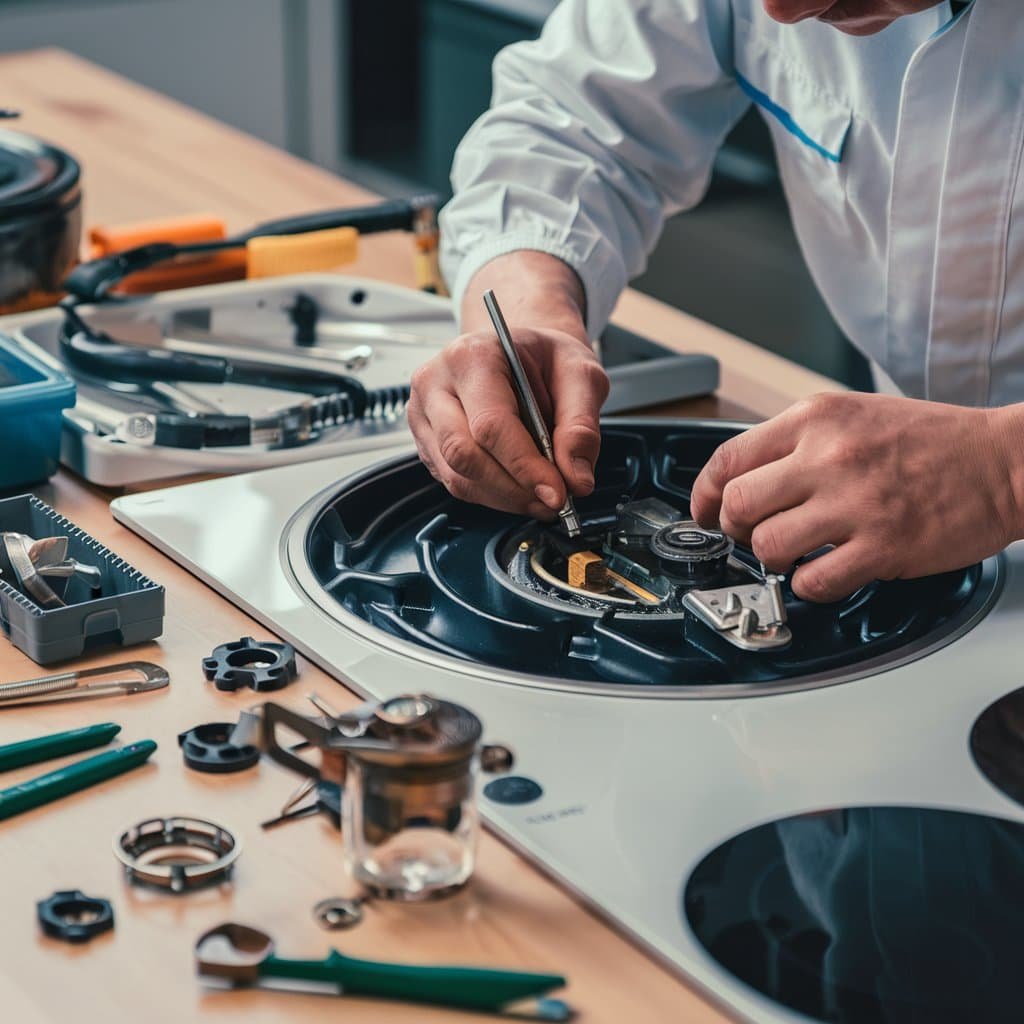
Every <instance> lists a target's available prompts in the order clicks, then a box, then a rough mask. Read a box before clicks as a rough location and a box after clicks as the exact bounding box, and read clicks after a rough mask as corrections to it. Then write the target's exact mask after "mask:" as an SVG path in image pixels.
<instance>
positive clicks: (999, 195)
mask: <svg viewBox="0 0 1024 1024" xmlns="http://www.w3.org/2000/svg"><path fill="white" fill-rule="evenodd" d="M751 103H754V104H756V105H757V106H758V107H760V109H761V113H762V114H763V116H764V118H765V120H766V122H767V124H768V125H769V127H770V129H771V132H772V135H773V139H774V144H775V149H776V153H777V157H778V163H779V168H780V172H781V176H782V182H783V185H784V188H785V191H786V195H787V197H788V201H789V205H790V208H791V211H792V215H793V220H794V223H795V226H796V230H797V234H798V236H799V239H800V243H801V246H802V248H803V251H804V253H805V255H806V257H807V261H808V263H809V265H810V267H811V270H812V272H813V274H814V276H815V280H816V282H817V284H818V287H819V288H820V290H821V292H822V294H823V295H824V297H825V299H826V301H827V302H828V304H829V306H830V308H831V310H832V312H833V314H834V316H835V318H836V320H837V321H838V323H839V325H840V326H841V327H842V329H843V330H844V332H845V333H846V334H847V336H848V337H850V338H851V339H852V340H853V341H854V343H855V344H856V345H857V346H858V347H859V348H860V349H861V350H862V351H863V352H865V353H866V354H867V355H868V356H869V357H870V358H871V360H872V361H873V362H874V364H875V365H876V367H878V368H880V369H881V370H883V371H884V373H885V374H886V375H887V376H888V378H889V379H890V381H891V382H892V383H894V384H895V387H894V388H890V389H888V390H891V391H893V392H896V393H895V394H876V395H863V394H852V393H851V394H839V395H823V396H818V397H815V398H811V399H808V400H806V401H802V402H799V403H797V404H796V405H795V406H793V407H792V408H791V409H789V410H787V411H786V412H784V413H782V414H781V415H779V416H777V417H775V418H774V419H772V420H769V421H768V422H766V423H764V424H762V425H760V426H758V427H756V428H754V429H752V430H750V431H748V432H746V433H745V434H743V435H742V436H740V437H738V438H736V439H734V440H732V441H730V442H728V443H727V444H725V445H723V446H722V447H721V448H720V449H719V450H718V452H717V453H716V455H715V456H714V457H713V458H712V460H711V461H710V462H709V464H708V466H707V467H706V468H705V470H704V471H703V472H702V474H701V475H700V477H699V479H698V481H697V483H696V486H695V488H694V492H693V496H692V503H691V512H692V514H693V516H694V517H695V518H696V519H697V520H698V521H699V522H700V523H702V524H704V525H706V526H714V525H720V527H721V529H723V530H724V531H725V532H726V533H728V534H729V535H731V536H733V537H735V538H737V539H739V540H741V541H745V542H748V543H750V544H751V545H752V547H753V550H754V552H755V554H756V555H757V556H758V558H760V559H761V560H762V561H763V562H764V563H765V564H766V565H767V566H768V567H769V568H770V569H773V570H776V571H780V572H784V571H786V570H787V569H788V568H789V567H790V566H792V565H793V563H794V562H796V561H797V560H798V559H800V558H801V557H802V556H804V555H806V554H808V553H810V552H812V551H816V550H818V549H819V548H822V547H824V546H829V545H831V546H832V550H831V551H829V553H827V554H825V555H823V556H821V557H819V558H816V559H814V560H811V561H808V562H806V563H805V564H803V565H801V566H800V568H798V569H797V570H796V572H795V574H794V575H793V579H792V584H793V589H794V591H795V592H796V593H797V594H798V595H799V596H801V597H804V598H807V599H810V600H818V601H827V600H834V599H838V598H840V597H842V596H844V595H846V594H848V593H850V592H852V591H853V590H854V589H856V588H857V587H858V586H860V585H862V584H864V583H866V582H868V581H870V580H872V579H891V578H897V577H912V576H920V575H924V574H927V573H933V572H939V571H943V570H948V569H953V568H957V567H960V566H963V565H967V564H969V563H971V562H973V561H976V560H978V559H980V558H982V557H984V556H987V555H990V554H993V553H994V552H996V551H998V550H999V549H1001V548H1002V547H1004V546H1005V545H1006V544H1007V543H1009V542H1010V541H1011V540H1014V539H1017V538H1019V537H1022V536H1024V404H1019V403H1024V167H1022V159H1021V158H1022V151H1024V16H1022V10H1021V7H1020V0H974V3H973V4H971V5H966V4H963V3H954V4H951V3H950V2H948V0H942V2H936V0H562V3H561V4H560V5H559V6H558V7H557V8H556V9H555V12H554V13H553V14H552V16H551V18H550V19H549V21H548V23H547V25H546V26H545V29H544V31H543V34H542V35H541V38H540V39H539V40H538V41H536V42H529V43H521V44H518V45H515V46H512V47H510V48H508V49H506V50H504V51H503V52H502V53H501V54H499V56H498V58H497V59H496V61H495V65H494V94H493V101H492V105H491V108H490V110H489V111H488V112H487V113H486V114H485V115H484V116H483V117H482V118H481V119H480V120H479V121H478V122H477V123H476V124H475V125H474V127H473V128H472V129H471V130H470V132H469V134H468V135H467V136H466V138H465V139H464V141H463V142H462V144H461V145H460V147H459V150H458V153H457V154H456V158H455V165H454V169H453V183H454V187H455V198H454V199H453V200H452V202H451V203H450V204H449V206H448V207H447V209H446V210H445V212H444V215H443V240H444V260H445V271H446V274H447V276H448V279H449V282H450V283H451V285H452V290H453V294H454V296H455V300H456V302H457V303H458V304H459V307H458V308H461V329H462V330H463V331H464V332H465V333H463V334H462V335H461V336H460V337H459V338H457V339H456V340H455V341H454V342H452V343H451V344H450V345H449V346H447V348H446V349H445V350H444V352H443V353H442V354H441V355H440V356H438V357H436V358H435V359H433V360H432V361H431V362H430V363H428V364H427V365H426V366H424V367H423V368H421V370H420V371H419V372H418V373H417V375H416V378H415V380H414V390H413V397H412V401H411V404H410V407H409V418H410V423H411V426H412V429H413V433H414V435H415V437H416V442H417V446H418V448H419V451H420V455H421V457H422V458H423V460H424V462H425V463H426V465H427V466H428V468H429V469H430V470H431V472H432V473H433V474H434V476H435V477H436V478H437V479H438V480H440V481H441V482H442V483H443V484H444V485H445V486H446V487H448V488H449V490H451V491H452V493H453V494H455V495H457V496H458V497H460V498H464V499H466V500H470V501H477V502H481V503H485V504H487V505H491V506H493V507H496V508H501V509H506V510H510V511H516V512H522V513H527V514H530V515H533V516H536V517H544V516H546V517H548V518H550V517H551V516H552V515H553V510H557V509H558V508H560V507H561V505H562V503H563V501H564V498H565V491H566V488H568V489H569V491H570V492H571V493H573V494H575V495H585V494H587V493H588V492H589V491H590V489H591V488H592V487H593V466H594V462H595V459H596V458H597V454H598V448H599V444H600V435H599V431H598V411H599V409H600V405H601V403H602V401H603V400H604V398H605V396H606V393H607V381H606V378H605V376H604V373H603V371H602V369H601V367H600V365H599V364H598V361H597V359H596V358H595V356H594V354H593V352H592V350H591V347H590V344H589V341H588V338H591V337H594V336H596V335H597V334H598V333H599V332H600V331H601V329H602V328H603V326H604V325H605V323H606V321H607V318H608V317H609V315H610V312H611V310H612V307H613V306H614V304H615V301H616V299H617V297H618V295H619V293H620V292H621V290H622V289H623V288H624V287H625V285H626V282H627V281H628V280H629V279H630V278H631V277H633V276H635V275H636V274H638V273H639V272H640V271H641V270H642V269H643V266H644V261H645V259H646V256H647V254H648V253H649V252H650V250H651V249H652V248H653V246H654V244H655V242H656V240H657V238H658V234H659V232H660V229H661V226H662V223H663V221H664V218H665V217H666V216H667V215H669V214H672V213H674V212H676V211H679V210H684V209H687V208H689V207H692V206H694V205H695V204H696V203H697V202H699V201H700V199H701V197H702V195H703V193H704V190H705V188H706V186H707V182H708V178H709V175H710V172H711V166H712V161H713V160H714V157H715V153H716V151H717V149H718V147H719V146H720V145H721V142H722V140H723V139H724V137H725V136H726V134H727V133H728V131H729V130H730V128H731V127H732V126H733V124H735V122H736V121H737V119H738V118H739V117H740V116H741V115H742V114H743V113H744V111H745V110H746V109H747V108H748V107H749V105H750V104H751ZM486 288H493V289H494V290H495V292H496V293H497V295H498V298H499V300H500V301H501V303H502V305H503V307H504V311H505V315H506V318H507V319H508V321H509V322H510V324H511V325H512V328H513V332H514V334H515V337H516V340H517V343H518V346H519V348H520V351H521V352H522V353H523V356H524V361H525V362H526V364H527V368H528V371H529V373H530V375H531V378H532V381H533V384H534V387H535V389H536V390H537V392H538V396H539V398H540V400H541V401H542V403H543V404H544V405H545V407H546V411H547V413H548V414H549V415H550V418H551V421H552V423H553V425H554V445H555V452H556V457H557V467H558V468H557V470H556V469H555V468H554V467H552V466H551V465H550V464H549V463H547V462H546V461H545V460H544V459H543V458H541V457H540V455H539V454H538V453H537V450H536V448H535V446H534V445H533V443H532V441H531V440H530V438H529V436H528V435H527V433H526V430H525V429H524V428H523V426H522V425H521V424H520V423H519V421H518V417H517V414H516V404H515V398H514V395H513V392H512V389H511V386H510V383H509V379H508V375H507V370H506V367H505V364H504V361H503V359H502V357H501V354H500V349H499V347H498V344H497V341H496V338H495V337H494V334H493V332H492V330H491V328H490V326H489V324H488V321H487V319H486V314H485V311H484V308H483V305H482V302H481V293H482V292H483V291H484V289H486ZM742 299H743V297H742V295H737V301H742Z"/></svg>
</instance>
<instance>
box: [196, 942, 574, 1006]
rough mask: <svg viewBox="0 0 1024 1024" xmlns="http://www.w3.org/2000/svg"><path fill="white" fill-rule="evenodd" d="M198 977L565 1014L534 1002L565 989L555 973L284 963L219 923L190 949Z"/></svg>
mask: <svg viewBox="0 0 1024 1024" xmlns="http://www.w3.org/2000/svg"><path fill="white" fill-rule="evenodd" d="M195 954H196V965H197V967H198V970H199V974H200V976H201V977H207V978H223V979H227V980H228V981H230V982H232V983H233V984H253V983H256V982H259V981H261V980H264V979H272V978H287V979H289V980H293V981H310V982H317V983H319V984H328V985H333V986H335V987H337V989H338V990H339V992H343V993H347V994H350V995H363V996H384V997H386V998H390V999H403V1000H407V1001H409V1002H418V1003H435V1004H437V1005H441V1006H449V1007H457V1008H459V1009H465V1010H482V1011H484V1012H488V1013H502V1014H509V1015H513V1014H514V1015H515V1016H518V1017H521V1018H524V1019H526V1018H531V1017H532V1018H533V1019H535V1020H545V1021H565V1020H569V1019H570V1018H571V1017H572V1011H571V1010H570V1008H569V1007H568V1006H567V1005H566V1004H565V1003H563V1002H562V1001H561V1000H560V999H544V998H541V997H542V996H544V995H545V994H546V993H548V992H550V991H552V989H556V988H561V987H562V986H563V985H565V978H563V977H561V975H558V974H529V973H523V972H519V971H500V970H490V969H487V968H480V967H420V966H416V965H409V964H389V963H377V962H375V961H372V960H356V959H353V958H352V957H347V956H342V955H341V953H339V952H338V951H337V950H331V952H330V954H329V955H328V956H327V958H326V959H324V960H283V959H281V958H280V957H278V956H275V955H274V942H273V940H272V939H271V938H270V936H269V935H267V934H266V933H264V932H261V931H259V930H258V929H256V928H249V927H247V926H246V925H242V924H222V925H220V926H219V927H217V928H214V929H213V930H212V931H208V932H206V934H205V935H203V936H201V937H200V939H199V941H198V942H197V943H196V949H195Z"/></svg>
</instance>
